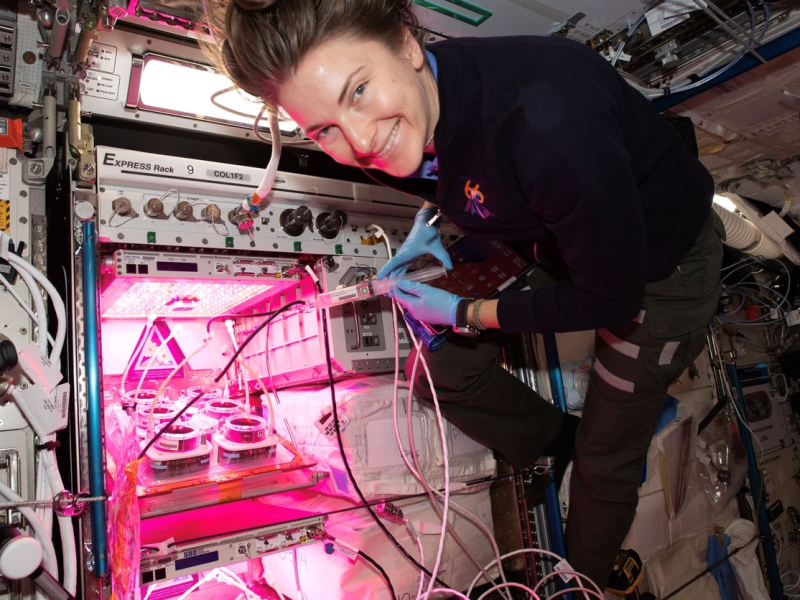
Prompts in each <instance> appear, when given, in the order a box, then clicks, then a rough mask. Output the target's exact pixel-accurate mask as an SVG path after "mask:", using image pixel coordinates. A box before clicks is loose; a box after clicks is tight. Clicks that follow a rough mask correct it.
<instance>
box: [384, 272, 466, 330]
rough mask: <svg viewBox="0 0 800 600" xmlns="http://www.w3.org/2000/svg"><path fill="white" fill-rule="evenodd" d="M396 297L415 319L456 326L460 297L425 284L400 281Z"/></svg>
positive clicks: (396, 289)
mask: <svg viewBox="0 0 800 600" xmlns="http://www.w3.org/2000/svg"><path fill="white" fill-rule="evenodd" d="M394 297H395V298H397V301H398V302H399V303H400V304H402V305H403V306H404V307H405V309H406V310H407V311H409V312H410V313H411V314H412V315H414V317H416V318H417V319H419V320H420V321H424V322H425V323H429V324H431V325H455V323H456V306H457V305H458V301H459V300H461V297H460V296H456V295H455V294H451V293H450V292H446V291H444V290H440V289H438V288H435V287H431V286H429V285H425V284H424V283H418V282H416V281H407V280H403V279H400V280H398V282H397V286H396V287H395V289H394Z"/></svg>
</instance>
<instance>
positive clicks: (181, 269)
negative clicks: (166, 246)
mask: <svg viewBox="0 0 800 600" xmlns="http://www.w3.org/2000/svg"><path fill="white" fill-rule="evenodd" d="M156 268H157V269H158V270H159V271H169V272H171V273H197V270H198V267H197V263H190V262H166V261H162V260H159V261H157V262H156Z"/></svg>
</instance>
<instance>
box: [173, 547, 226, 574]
mask: <svg viewBox="0 0 800 600" xmlns="http://www.w3.org/2000/svg"><path fill="white" fill-rule="evenodd" d="M185 554H189V556H184V558H179V559H178V560H176V561H175V570H176V571H181V570H183V569H191V568H192V567H199V566H201V565H207V564H209V563H213V562H217V561H218V560H219V552H216V551H215V552H206V553H205V554H192V553H191V552H186V553H185Z"/></svg>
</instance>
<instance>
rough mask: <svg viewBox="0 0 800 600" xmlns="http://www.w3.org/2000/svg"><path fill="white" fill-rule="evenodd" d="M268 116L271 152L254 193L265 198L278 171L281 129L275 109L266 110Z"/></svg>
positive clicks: (273, 183)
mask: <svg viewBox="0 0 800 600" xmlns="http://www.w3.org/2000/svg"><path fill="white" fill-rule="evenodd" d="M267 115H268V118H269V133H270V136H271V137H272V154H271V155H270V158H269V163H267V168H266V169H264V177H262V178H261V183H259V184H258V189H257V190H256V194H257V195H258V197H259V198H262V199H263V198H266V197H267V195H268V194H269V193H270V191H271V190H272V186H273V185H275V175H276V174H277V172H278V163H279V162H280V160H281V146H282V141H281V129H280V121H279V119H278V113H276V112H275V111H272V110H270V111H267Z"/></svg>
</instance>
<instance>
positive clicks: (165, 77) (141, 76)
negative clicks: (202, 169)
mask: <svg viewBox="0 0 800 600" xmlns="http://www.w3.org/2000/svg"><path fill="white" fill-rule="evenodd" d="M126 106H127V107H128V108H137V109H139V110H147V111H151V112H157V113H162V114H169V115H175V116H179V117H187V118H190V119H198V120H202V121H212V122H215V123H224V124H227V125H235V126H239V127H248V128H250V127H252V126H253V121H255V119H256V118H257V116H258V113H259V110H260V109H261V102H260V101H259V100H258V99H257V98H254V97H253V96H250V95H249V94H246V93H244V92H243V91H241V90H239V89H237V88H236V86H235V85H234V84H233V82H231V80H230V79H228V78H227V77H225V76H224V75H222V74H221V73H219V72H218V71H217V70H216V69H214V68H212V67H209V66H207V65H202V64H199V63H193V62H190V61H186V60H182V59H176V58H170V57H167V56H162V55H160V54H153V53H149V52H148V53H145V54H144V55H143V56H142V57H141V58H135V59H134V64H133V66H132V73H131V85H130V89H129V91H128V100H127V103H126ZM258 127H259V129H263V130H265V131H268V130H269V122H268V121H267V119H266V118H264V119H261V120H260V121H259V124H258ZM279 127H280V130H281V133H282V134H283V135H288V136H302V133H301V132H300V128H299V127H298V126H297V123H295V122H294V121H288V120H286V121H281V122H280V125H279Z"/></svg>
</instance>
